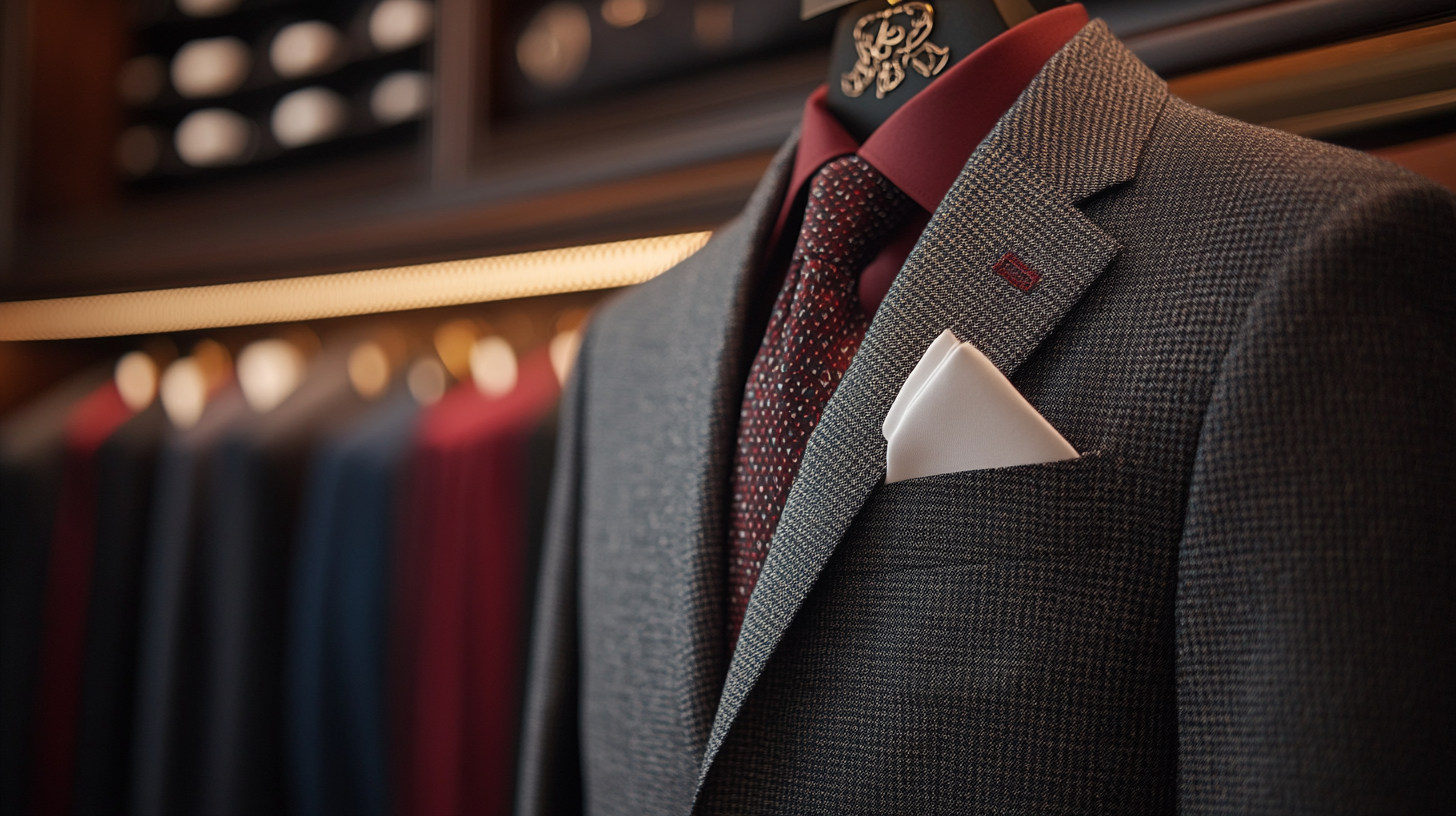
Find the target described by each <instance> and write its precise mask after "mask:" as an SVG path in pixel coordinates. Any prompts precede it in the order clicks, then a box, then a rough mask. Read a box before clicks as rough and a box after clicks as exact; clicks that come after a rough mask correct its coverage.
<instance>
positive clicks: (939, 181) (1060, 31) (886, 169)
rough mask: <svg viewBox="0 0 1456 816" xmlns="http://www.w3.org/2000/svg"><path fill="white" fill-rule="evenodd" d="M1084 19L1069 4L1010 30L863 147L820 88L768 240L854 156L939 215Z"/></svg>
mask: <svg viewBox="0 0 1456 816" xmlns="http://www.w3.org/2000/svg"><path fill="white" fill-rule="evenodd" d="M1086 24H1087V11H1086V9H1084V8H1083V7H1082V5H1081V4H1080V3H1071V4H1069V5H1066V6H1061V7H1060V8H1056V9H1053V10H1051V11H1047V12H1044V13H1042V14H1038V15H1036V16H1035V17H1032V18H1031V19H1029V20H1026V21H1024V22H1022V23H1020V24H1019V25H1016V26H1014V27H1012V28H1011V29H1010V30H1008V31H1005V32H1003V33H1002V34H1001V35H1000V36H998V37H996V38H995V39H993V40H991V41H990V42H988V43H986V44H985V45H983V46H981V47H980V48H978V49H976V50H975V51H974V52H972V53H971V54H970V55H969V56H967V57H966V58H965V59H962V60H961V61H960V62H957V63H956V64H955V65H953V66H951V68H950V70H948V71H946V72H945V73H944V74H942V75H941V77H940V78H939V79H937V80H936V81H935V82H932V83H930V85H929V86H928V87H926V88H925V90H923V91H921V92H920V93H918V94H916V95H915V96H914V97H912V98H910V99H909V100H908V101H907V102H906V103H905V104H904V105H902V106H901V107H900V109H899V110H897V111H895V112H894V113H893V114H891V116H890V118H889V119H887V120H885V122H884V124H882V125H880V126H879V127H878V128H876V129H875V132H874V133H872V134H870V137H869V138H868V139H866V140H865V143H864V144H863V145H861V144H859V143H858V142H856V141H855V139H854V137H853V136H851V135H849V132H848V131H846V130H845V129H844V126H843V125H841V124H839V120H838V119H835V118H834V114H832V113H830V112H829V107H828V105H827V104H826V100H827V99H828V96H829V89H828V87H827V86H820V87H819V88H818V89H817V90H815V91H814V93H812V94H811V95H810V96H809V100H808V102H806V103H805V105H804V118H803V122H802V124H801V125H800V129H799V147H798V150H797V152H796V153H795V156H794V169H793V173H792V174H791V175H790V177H789V189H788V194H787V195H786V196H785V198H784V204H783V207H782V208H781V209H780V211H779V217H778V221H777V222H776V223H775V225H774V233H773V235H774V241H773V242H771V243H770V244H769V245H770V246H773V245H774V244H775V243H777V238H778V236H779V235H780V234H782V232H783V228H784V222H785V221H787V220H788V217H789V214H790V210H792V209H793V206H794V201H795V200H796V199H797V198H798V195H799V192H800V191H801V190H802V189H803V187H804V185H805V184H806V183H808V181H809V179H811V178H813V176H814V174H815V173H817V172H818V171H819V168H820V167H823V166H824V163H825V162H828V161H830V160H831V159H835V158H838V157H840V156H847V155H849V154H851V153H856V154H858V155H859V156H860V158H863V159H864V160H865V161H867V162H869V163H870V164H872V165H874V166H875V168H876V169H878V170H879V171H880V172H881V173H884V174H885V177H886V178H887V179H889V180H890V182H891V183H893V184H894V185H895V186H896V187H899V188H900V189H901V190H903V191H904V192H905V194H906V195H908V196H910V198H912V199H913V200H914V201H915V203H917V204H919V205H920V206H921V207H922V208H924V209H925V210H926V211H927V212H934V211H935V208H936V207H938V206H940V200H941V199H942V198H945V194H946V192H947V191H948V190H950V187H951V185H952V184H954V183H955V180H956V177H958V176H959V175H960V173H961V169H962V168H964V167H965V164H966V160H968V159H969V158H970V157H971V154H972V153H973V152H975V150H976V146H977V145H979V144H980V143H981V140H982V139H984V138H986V135H987V134H989V133H990V132H991V128H992V127H994V126H995V125H996V122H997V121H998V120H999V119H1000V118H1001V116H1002V115H1003V114H1005V113H1006V111H1007V110H1009V109H1010V108H1011V105H1012V104H1013V103H1015V102H1016V98H1017V97H1019V96H1020V95H1021V92H1022V91H1023V90H1025V88H1026V86H1027V85H1028V84H1029V83H1030V82H1031V80H1032V79H1033V78H1034V77H1035V76H1036V75H1037V73H1038V72H1039V71H1041V68H1042V66H1043V65H1045V64H1046V61H1047V60H1049V59H1051V58H1052V55H1054V54H1056V53H1057V52H1058V51H1060V50H1061V49H1062V46H1064V45H1066V44H1067V43H1068V42H1069V41H1070V40H1071V39H1072V38H1073V37H1074V36H1076V35H1077V32H1078V31H1081V30H1082V27H1083V26H1085V25H1086Z"/></svg>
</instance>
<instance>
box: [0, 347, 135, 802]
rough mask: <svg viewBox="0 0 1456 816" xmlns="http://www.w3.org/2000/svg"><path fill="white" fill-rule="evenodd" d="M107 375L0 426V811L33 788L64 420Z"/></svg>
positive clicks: (70, 385)
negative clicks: (39, 674) (36, 717)
mask: <svg viewBox="0 0 1456 816" xmlns="http://www.w3.org/2000/svg"><path fill="white" fill-rule="evenodd" d="M109 379H110V372H108V371H106V370H105V369H92V370H88V371H85V372H82V373H80V374H77V375H75V376H74V377H71V378H70V379H68V380H66V381H64V382H62V383H61V384H60V385H58V386H56V387H54V388H52V389H51V390H50V391H48V392H46V393H45V394H44V395H42V396H41V397H40V398H38V399H36V400H35V401H34V402H33V403H31V404H30V405H28V406H26V407H24V408H22V409H21V410H20V411H18V412H16V413H15V414H14V415H13V416H10V417H8V418H7V419H6V420H5V422H4V424H3V425H0V813H5V814H11V813H16V814H18V813H26V812H28V810H29V806H30V796H31V793H32V792H33V790H34V783H33V778H34V777H33V774H32V770H33V759H34V756H35V754H34V748H35V724H34V719H33V718H34V714H35V695H36V673H37V668H38V664H39V660H40V639H41V625H40V622H41V619H42V611H41V610H42V608H43V605H44V597H45V587H46V573H47V568H48V566H49V564H50V549H51V540H52V530H53V527H54V525H55V521H56V504H57V501H58V499H59V496H60V489H61V487H60V485H61V470H62V464H63V462H64V458H65V443H66V435H65V434H66V423H67V421H68V420H69V418H70V416H71V412H72V411H73V410H74V408H75V407H76V406H77V405H78V404H79V403H81V401H82V400H84V399H85V398H86V397H87V396H88V395H90V394H92V393H94V392H95V391H96V390H97V389H98V388H101V387H104V386H106V385H108V384H109V383H108V381H109Z"/></svg>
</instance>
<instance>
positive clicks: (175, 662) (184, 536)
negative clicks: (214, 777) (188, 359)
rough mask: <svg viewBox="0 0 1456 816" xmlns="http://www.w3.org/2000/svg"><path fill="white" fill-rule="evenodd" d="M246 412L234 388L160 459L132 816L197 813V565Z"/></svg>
mask: <svg viewBox="0 0 1456 816" xmlns="http://www.w3.org/2000/svg"><path fill="white" fill-rule="evenodd" d="M247 412H248V407H247V404H246V403H245V402H244V401H243V395H242V392H241V391H239V390H238V389H237V388H236V386H229V387H228V388H226V389H225V390H223V391H222V392H220V393H219V394H218V395H217V396H216V397H214V398H213V399H212V401H211V402H210V403H209V404H208V406H207V409H206V411H205V412H204V413H203V415H202V418H201V419H200V420H199V422H198V423H197V425H195V426H193V427H192V428H189V429H187V430H185V431H184V430H176V429H171V430H168V431H167V432H166V435H165V438H164V440H163V442H162V449H161V452H160V454H159V455H158V459H157V475H156V482H155V487H154V488H153V492H152V508H151V519H150V522H149V529H148V532H147V541H146V548H145V554H144V556H143V566H142V591H141V594H142V599H141V626H140V630H139V632H138V635H137V639H138V646H137V680H136V707H135V711H134V726H133V734H132V770H131V812H132V814H133V816H170V815H171V814H191V813H194V812H195V810H194V803H195V801H196V796H197V759H198V749H199V747H200V740H201V734H200V733H199V723H200V720H201V704H200V702H199V699H198V694H199V691H200V688H201V684H202V641H201V638H202V620H201V611H202V603H201V599H200V598H199V597H198V594H197V593H198V576H197V572H198V563H197V561H198V548H199V546H200V537H201V533H202V530H201V525H202V517H203V512H204V507H205V506H206V504H207V502H208V500H209V496H210V494H211V493H212V491H213V490H214V485H213V484H212V479H211V476H210V468H209V462H210V460H211V458H212V457H213V456H214V454H215V448H216V446H217V443H218V440H219V438H220V437H221V436H222V435H223V434H224V433H226V432H228V431H229V430H230V429H231V428H232V427H234V426H236V425H238V424H239V423H242V422H243V421H245V420H246V419H247Z"/></svg>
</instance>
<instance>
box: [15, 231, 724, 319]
mask: <svg viewBox="0 0 1456 816" xmlns="http://www.w3.org/2000/svg"><path fill="white" fill-rule="evenodd" d="M709 235H711V233H707V232H692V233H685V234H682V235H665V236H661V237H657V238H639V239H636V240H631V241H616V242H613V243H609V244H591V245H588V246H578V247H568V248H565V249H548V250H543V251H540V252H522V253H519V254H516V255H498V256H495V257H491V258H475V259H471V260H464V261H445V262H442V263H431V264H419V265H416V266H399V267H393V268H390V269H371V270H367V271H363V272H343V273H339V274H335V275H315V276H311V277H306V278H287V279H283V280H271V281H254V282H248V283H226V284H219V285H215V286H193V287H186V288H181V289H160V290H153V291H146V292H124V293H120V294H114V295H91V296H87V297H70V298H55V299H51V300H27V301H15V302H11V303H0V340H61V339H69V338H77V337H111V336H119V335H128V334H154V333H157V332H169V331H185V330H188V329H211V328H217V327H220V326H245V325H250V324H256V323H281V322H287V321H294V320H313V319H318V318H327V317H344V316H346V315H360V314H371V313H376V312H396V311H403V310H405V309H428V308H432V307H436V306H454V305H458V304H461V303H482V302H485V301H490V300H507V299H510V298H521V297H532V296H536V295H550V294H557V293H561V292H582V291H587V290H591V289H610V288H613V287H617V286H629V285H631V284H634V283H641V282H643V281H646V280H650V279H652V278H655V277H657V276H658V275H660V274H662V273H663V272H666V271H667V270H668V269H671V268H672V267H673V266H675V265H676V264H677V263H678V262H680V261H682V260H683V259H684V258H687V257H688V256H689V255H692V254H693V253H694V252H697V251H698V250H699V249H700V248H702V246H703V244H705V243H707V241H708V237H709Z"/></svg>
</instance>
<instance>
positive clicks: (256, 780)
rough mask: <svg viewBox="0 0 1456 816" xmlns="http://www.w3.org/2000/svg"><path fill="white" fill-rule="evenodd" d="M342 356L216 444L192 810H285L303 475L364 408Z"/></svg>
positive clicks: (237, 814) (333, 355) (206, 532)
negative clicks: (292, 587)
mask: <svg viewBox="0 0 1456 816" xmlns="http://www.w3.org/2000/svg"><path fill="white" fill-rule="evenodd" d="M348 351H349V349H348V348H344V347H341V348H337V349H332V350H328V351H325V352H324V353H323V354H322V355H320V357H319V358H318V359H316V360H315V361H314V362H313V364H312V365H311V366H310V370H309V373H308V375H307V377H306V379H305V381H304V383H303V385H301V386H300V387H299V389H298V390H297V391H296V392H294V393H293V394H292V395H291V396H289V397H288V399H287V400H285V401H284V402H283V404H281V405H279V406H278V407H277V408H275V409H273V410H272V411H270V412H268V413H266V414H253V415H251V416H250V417H249V418H248V420H247V421H246V422H243V423H240V424H239V425H238V426H236V427H235V428H233V429H232V430H231V431H230V432H229V433H227V434H226V435H225V437H224V438H223V439H222V440H221V442H220V443H219V445H218V448H217V451H216V456H215V457H214V458H213V460H212V462H211V464H210V479H211V482H212V485H213V490H212V492H211V496H210V501H209V502H208V505H207V516H206V520H205V522H204V526H203V533H202V549H201V552H200V559H199V571H198V586H199V597H200V598H201V600H202V620H203V626H204V633H203V640H204V643H205V652H204V654H203V655H202V660H203V666H204V668H203V681H202V699H201V705H202V709H201V712H200V713H201V728H202V740H201V742H200V744H199V746H198V747H199V752H198V760H199V763H200V764H199V768H198V787H197V790H196V798H195V799H194V800H193V803H192V807H191V808H190V810H189V812H190V813H199V814H209V815H210V816H243V814H267V815H268V816H271V815H272V814H276V813H279V812H281V811H282V810H283V809H284V802H285V801H286V796H285V790H284V784H285V783H284V778H285V777H284V755H283V745H284V734H283V717H284V709H283V700H284V697H283V690H284V665H285V664H284V657H285V650H286V649H285V647H286V624H287V620H288V589H289V569H290V567H291V565H292V563H293V552H292V549H293V546H292V545H293V541H294V536H295V533H296V530H297V528H298V521H297V519H298V514H299V496H300V495H301V493H302V487H303V484H302V482H303V476H304V467H305V465H306V464H307V458H308V454H309V453H310V452H311V450H312V448H313V445H314V442H315V440H317V439H318V438H319V437H320V434H321V433H322V432H323V431H324V430H326V429H329V428H342V427H345V426H346V425H347V424H349V423H350V422H352V421H353V420H354V418H355V417H357V416H358V415H359V413H360V411H361V410H362V409H363V408H364V406H365V405H366V403H365V402H364V401H363V400H362V399H360V398H359V396H358V395H357V394H355V392H354V390H353V388H352V387H351V386H350V384H349V378H348V371H347V364H346V360H347V355H348Z"/></svg>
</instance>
